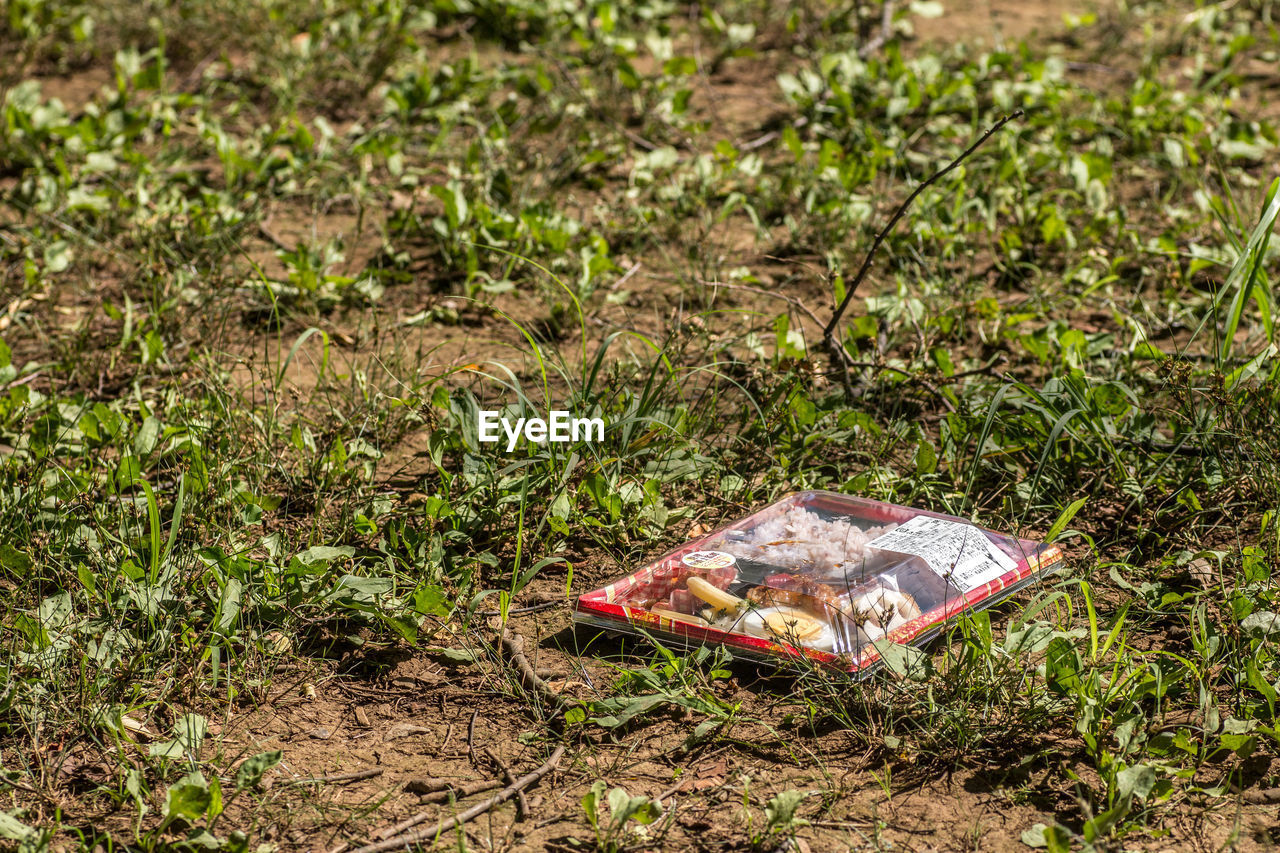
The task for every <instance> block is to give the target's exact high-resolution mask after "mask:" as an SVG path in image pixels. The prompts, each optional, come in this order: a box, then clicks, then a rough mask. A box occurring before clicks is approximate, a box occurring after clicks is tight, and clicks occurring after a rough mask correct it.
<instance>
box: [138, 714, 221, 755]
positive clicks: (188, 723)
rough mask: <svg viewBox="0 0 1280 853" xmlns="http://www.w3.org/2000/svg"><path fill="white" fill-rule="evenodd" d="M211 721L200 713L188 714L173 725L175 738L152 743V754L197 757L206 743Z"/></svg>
mask: <svg viewBox="0 0 1280 853" xmlns="http://www.w3.org/2000/svg"><path fill="white" fill-rule="evenodd" d="M208 728H209V723H208V722H207V721H206V720H205V718H204V717H202V716H200V715H199V714H187V715H185V716H183V717H180V718H179V719H178V722H177V723H175V724H174V726H173V739H172V740H167V741H164V742H162V743H153V744H151V754H152V755H153V756H155V757H156V758H181V757H182V756H184V755H191V756H192V757H195V756H196V755H197V754H198V753H199V752H200V745H201V744H202V743H204V735H205V732H206V731H207V730H208Z"/></svg>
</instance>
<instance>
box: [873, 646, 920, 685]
mask: <svg viewBox="0 0 1280 853" xmlns="http://www.w3.org/2000/svg"><path fill="white" fill-rule="evenodd" d="M872 645H873V646H875V648H876V651H878V652H879V653H880V659H881V660H882V661H884V665H885V666H887V667H888V668H889V669H890V670H892V671H893V673H894V674H895V675H900V676H902V677H904V678H909V679H911V680H912V681H927V680H928V679H929V677H930V676H931V675H932V674H933V661H931V660H930V659H929V655H927V654H926V653H925V652H924V651H922V650H921V649H917V648H916V647H915V646H906V645H903V644H902V643H895V642H892V641H891V640H887V639H884V638H883V637H882V638H881V639H879V640H876V641H875V642H874V643H872Z"/></svg>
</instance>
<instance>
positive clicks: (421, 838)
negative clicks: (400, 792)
mask: <svg viewBox="0 0 1280 853" xmlns="http://www.w3.org/2000/svg"><path fill="white" fill-rule="evenodd" d="M563 757H564V744H560V745H559V746H557V747H556V748H555V751H554V752H552V753H551V757H550V758H548V759H547V760H546V761H545V762H544V763H543V764H542V766H541V767H539V768H538V769H537V770H534V771H533V772H532V773H528V774H526V775H524V776H521V777H520V778H519V779H517V780H516V781H515V782H513V783H512V784H510V785H508V786H507V787H505V788H503V789H502V790H501V791H499V792H498V793H496V794H494V795H493V796H492V797H490V798H489V799H487V800H485V801H484V802H482V803H477V804H476V805H474V806H472V807H471V808H469V809H467V810H466V811H465V812H463V813H462V814H458V815H454V816H453V817H450V818H446V819H445V820H442V821H440V822H439V823H437V824H436V825H435V826H433V827H431V828H430V829H424V830H418V831H416V832H406V833H404V834H403V835H396V836H393V837H391V838H387V839H386V840H384V841H379V842H376V843H374V844H366V845H365V846H364V847H359V848H357V849H356V851H355V853H386V851H388V850H399V849H400V848H402V847H412V846H414V845H418V844H423V843H424V842H432V841H434V840H435V839H437V838H439V837H440V836H441V835H443V834H444V833H446V832H448V831H449V830H451V829H453V828H454V827H455V826H461V825H462V824H464V823H466V822H467V821H469V820H471V819H472V818H475V817H479V816H480V815H482V814H484V813H485V812H487V811H489V809H491V808H493V807H494V806H496V805H498V804H500V803H504V802H506V801H507V800H509V799H511V798H512V797H514V796H516V795H517V794H519V793H521V792H522V791H524V789H525V788H528V787H530V786H531V785H534V784H535V783H537V781H538V780H539V779H541V778H542V777H543V776H546V775H547V774H548V773H550V772H551V771H552V770H554V769H555V767H556V765H558V764H559V763H560V759H561V758H563Z"/></svg>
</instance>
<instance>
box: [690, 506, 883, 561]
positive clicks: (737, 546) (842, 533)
mask: <svg viewBox="0 0 1280 853" xmlns="http://www.w3.org/2000/svg"><path fill="white" fill-rule="evenodd" d="M897 526H898V525H896V524H885V525H882V526H880V527H869V528H867V529H866V530H863V529H861V528H860V527H858V526H857V525H856V524H854V523H852V522H851V521H848V520H845V519H841V518H836V519H833V520H832V521H827V520H825V519H823V518H822V516H820V515H818V514H817V513H816V512H810V511H809V510H807V509H805V508H804V507H792V508H790V509H788V510H787V511H786V512H784V513H780V514H779V515H776V516H774V517H773V518H769V519H766V520H765V521H762V522H761V523H760V524H759V525H758V526H756V527H755V528H753V529H751V530H747V531H738V530H733V531H729V532H727V533H726V534H725V536H724V538H723V539H722V540H720V541H719V542H717V543H715V544H713V545H711V546H710V547H712V548H715V549H717V550H722V551H728V552H729V553H731V554H733V555H734V556H736V557H740V558H742V559H746V560H754V561H756V562H759V563H766V564H768V565H771V566H778V567H779V568H781V569H783V570H788V569H791V570H794V569H800V570H803V571H804V572H805V573H806V574H810V575H819V576H825V577H832V576H844V575H845V574H846V573H851V572H853V571H858V572H859V573H860V571H861V567H862V564H863V562H864V560H865V558H866V546H867V543H868V542H870V541H871V540H872V539H875V538H876V537H877V536H882V535H884V534H885V533H888V532H889V531H890V530H892V529H894V528H895V527H897Z"/></svg>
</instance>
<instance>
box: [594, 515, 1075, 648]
mask: <svg viewBox="0 0 1280 853" xmlns="http://www.w3.org/2000/svg"><path fill="white" fill-rule="evenodd" d="M1061 563H1062V553H1061V551H1060V550H1059V549H1058V548H1057V546H1055V545H1046V544H1043V543H1037V542H1033V541H1029V540H1026V539H1017V538H1015V537H1012V536H1006V535H1003V534H1000V533H995V532H993V531H990V530H986V529H983V528H980V527H978V526H976V525H974V524H970V523H969V522H967V521H965V520H963V519H960V518H955V517H953V516H947V515H940V514H938V513H933V512H926V511H923V510H916V509H909V508H907V507H902V506H895V505H893V504H886V503H881V502H879V501H870V500H865V499H863V498H856V497H851V496H849V495H842V494H837V493H835V492H822V491H810V492H799V493H797V494H793V495H790V496H788V497H786V498H784V499H782V500H781V501H779V502H777V503H775V504H773V505H772V506H769V507H766V508H765V509H762V510H760V511H759V512H756V513H754V514H752V515H749V516H747V517H746V518H743V519H740V520H738V521H735V522H732V523H730V524H728V525H725V526H724V527H721V528H720V529H718V530H715V531H713V532H711V533H708V534H706V535H704V536H701V537H699V538H697V539H695V540H693V541H691V542H688V543H686V544H684V545H682V546H680V547H679V548H677V549H675V550H674V551H672V552H670V553H669V554H666V555H664V556H662V557H661V558H659V559H658V560H655V561H654V562H652V563H650V564H648V565H646V566H644V567H642V568H640V569H638V570H636V571H635V572H632V573H631V574H629V575H627V576H626V577H624V578H622V579H620V580H618V581H616V582H614V583H612V584H609V585H608V586H606V587H604V588H602V589H597V590H595V591H593V592H589V593H587V594H586V595H583V596H581V597H580V598H579V599H578V602H577V607H576V610H575V613H574V620H575V621H576V622H578V623H581V624H584V625H592V626H597V627H601V628H606V629H609V630H615V631H620V632H624V633H631V634H639V633H642V632H643V633H649V634H652V635H654V636H655V637H657V638H659V639H660V640H661V641H662V642H664V643H674V644H677V645H684V646H698V645H706V644H711V645H716V644H718V645H724V646H727V647H729V648H730V649H732V651H733V653H734V654H735V655H736V656H739V657H746V658H751V659H755V660H760V661H764V662H770V663H775V664H778V665H785V664H787V663H792V664H794V663H796V662H797V661H799V660H802V659H808V660H811V661H814V662H816V663H820V664H824V665H827V666H832V667H836V668H839V669H843V670H847V671H849V672H858V673H866V672H869V671H870V670H871V669H872V668H874V667H875V666H876V665H877V664H878V663H879V662H880V651H879V648H878V646H883V644H884V643H885V642H886V641H887V642H892V643H904V644H910V645H921V644H923V643H925V642H926V641H927V640H929V639H930V638H931V637H933V636H934V635H936V634H937V633H938V632H939V631H940V630H941V629H942V628H943V627H944V626H946V625H947V624H948V623H950V622H952V621H954V620H955V619H956V618H957V617H959V616H960V614H962V613H964V612H965V611H968V610H980V609H984V608H987V607H991V606H992V605H994V604H996V603H998V602H1000V601H1002V600H1003V599H1005V598H1007V597H1008V596H1010V595H1012V594H1013V593H1014V592H1016V591H1018V590H1019V589H1022V588H1023V587H1025V586H1028V585H1030V584H1031V583H1034V582H1035V581H1036V580H1037V579H1039V578H1040V577H1042V576H1044V575H1046V574H1048V573H1050V572H1052V571H1054V570H1056V569H1057V568H1058V567H1060V566H1061Z"/></svg>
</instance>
